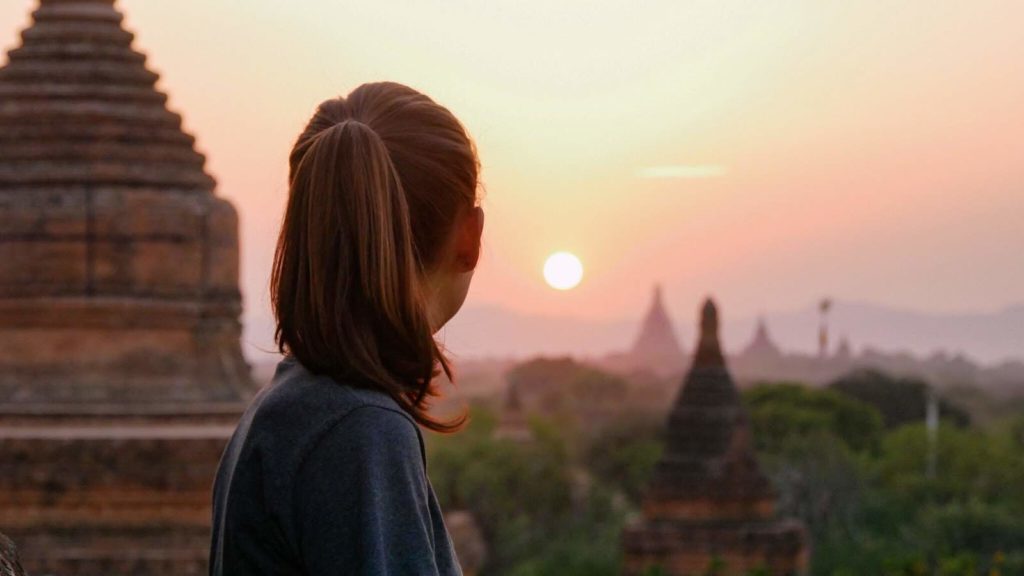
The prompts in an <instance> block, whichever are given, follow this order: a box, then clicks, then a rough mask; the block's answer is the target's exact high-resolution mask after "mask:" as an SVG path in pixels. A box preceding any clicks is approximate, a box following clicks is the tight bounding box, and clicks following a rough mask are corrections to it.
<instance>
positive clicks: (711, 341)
mask: <svg viewBox="0 0 1024 576" xmlns="http://www.w3.org/2000/svg"><path fill="white" fill-rule="evenodd" d="M693 366H694V368H707V367H710V366H725V358H724V357H723V356H722V346H721V344H720V343H719V342H718V308H716V307H715V302H714V301H713V300H712V299H711V298H708V299H707V300H705V301H704V307H703V308H702V309H701V313H700V340H699V341H698V342H697V354H696V356H695V357H694V359H693Z"/></svg>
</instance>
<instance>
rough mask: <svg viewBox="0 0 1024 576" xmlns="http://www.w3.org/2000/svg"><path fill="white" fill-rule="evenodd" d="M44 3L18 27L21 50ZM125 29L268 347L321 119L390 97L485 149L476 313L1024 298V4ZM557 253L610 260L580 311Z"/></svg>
mask: <svg viewBox="0 0 1024 576" xmlns="http://www.w3.org/2000/svg"><path fill="white" fill-rule="evenodd" d="M33 5H34V2H33V0H14V1H10V2H5V3H3V5H2V6H0V45H2V46H3V48H4V49H5V50H6V49H8V48H11V47H13V46H15V45H16V44H17V43H18V39H17V33H18V32H19V31H20V30H21V29H22V28H23V27H24V26H25V25H26V24H27V22H28V14H29V12H30V11H31V10H32V8H33ZM119 6H120V8H121V9H122V10H123V11H124V12H125V13H126V14H127V22H126V25H127V26H128V27H129V29H131V30H132V31H133V32H136V34H137V39H136V47H137V48H139V49H141V50H142V51H144V52H145V53H146V54H148V55H149V57H150V66H151V67H152V68H153V69H155V70H156V71H158V72H160V73H161V74H162V80H161V84H160V87H161V89H163V90H165V91H167V92H168V93H169V94H170V97H171V98H170V105H171V107H172V108H173V109H174V110H175V111H178V112H181V113H182V114H183V115H184V117H185V126H186V129H188V130H189V131H190V132H192V133H194V134H195V135H196V136H197V138H198V145H199V148H200V150H201V151H202V152H204V153H205V154H207V156H208V159H209V163H208V170H209V171H210V172H211V173H212V174H213V175H214V176H215V177H217V179H218V181H219V187H218V191H219V193H220V194H221V195H223V196H225V197H228V198H230V199H231V200H232V201H233V202H234V203H235V204H236V206H237V207H238V209H239V212H240V214H241V218H242V248H243V289H244V291H245V295H246V305H247V320H248V321H249V322H250V324H252V325H256V326H261V325H265V324H266V321H267V319H268V318H269V307H268V297H267V294H266V285H267V279H268V276H269V268H270V259H271V255H272V252H273V246H274V241H275V234H276V230H277V227H278V225H279V221H280V214H281V210H282V207H283V205H284V201H285V194H286V182H285V178H286V168H287V167H286V158H287V154H288V151H289V149H290V147H291V145H292V142H293V141H294V138H295V137H296V135H297V134H298V132H299V130H300V129H301V127H302V125H303V124H304V122H305V121H306V120H307V118H308V116H309V115H310V114H311V113H312V111H313V110H314V108H315V106H316V104H317V103H318V102H319V101H321V100H323V99H325V98H328V97H332V96H335V95H339V94H344V93H347V92H348V91H349V90H351V89H352V88H353V87H355V86H357V85H358V84H360V83H363V82H367V81H374V80H382V79H388V80H395V81H399V82H403V83H406V84H409V85H410V86H413V87H415V88H417V89H420V90H422V91H424V92H425V93H427V94H429V95H430V96H432V97H433V98H435V99H436V100H437V101H439V102H441V103H442V104H444V105H446V106H448V107H449V108H450V109H451V110H452V111H453V112H454V113H455V114H456V115H457V116H458V117H459V118H460V119H462V120H463V122H464V123H465V124H466V126H467V127H468V128H469V130H470V132H471V133H472V134H473V136H474V138H475V139H476V141H477V144H478V147H479V150H480V154H481V160H482V163H483V167H484V169H483V180H484V183H485V189H486V192H485V196H484V201H483V203H484V208H485V210H486V211H487V229H486V233H485V251H484V257H483V259H482V261H481V268H480V270H479V272H478V274H477V275H476V279H475V283H474V287H473V290H472V292H471V295H470V299H469V304H468V305H469V306H474V305H477V306H482V305H494V306H501V307H505V308H510V309H514V310H518V311H524V312H529V313H532V314H564V315H574V316H581V317H589V318H612V317H616V318H617V317H622V316H626V315H630V316H635V315H637V314H638V313H639V312H640V311H641V310H642V308H643V306H644V305H645V303H646V301H647V297H648V292H649V290H650V287H651V285H652V284H653V283H654V282H655V281H656V280H661V281H662V282H663V283H664V285H665V294H666V299H667V300H668V302H669V304H670V306H671V307H674V308H676V309H678V310H685V309H686V308H684V303H687V302H696V301H697V300H698V298H699V297H701V296H702V295H704V294H707V293H709V292H714V293H715V294H717V295H718V296H719V299H720V300H722V301H725V302H728V304H729V306H730V308H729V309H730V310H731V311H733V312H734V313H736V314H743V313H752V312H754V311H758V310H766V309H767V310H772V309H786V308H793V307H796V306H802V305H804V304H807V303H809V302H814V301H816V300H817V299H818V298H819V297H820V296H822V295H825V294H827V295H832V296H835V297H838V298H847V299H855V300H867V301H876V302H884V303H889V304H893V305H899V306H907V307H913V308H921V309H929V310H939V311H952V310H964V309H992V308H997V307H999V306H1002V305H1005V304H1009V303H1012V302H1020V301H1022V300H1024V263H1022V262H1024V260H1022V259H1021V258H1020V255H1019V252H1020V249H1021V247H1022V240H1021V238H1022V236H1021V231H1022V230H1024V216H1022V214H1024V162H1022V161H1021V159H1022V158H1024V73H1022V72H1024V69H1022V67H1021V62H1024V34H1020V30H1019V24H1020V22H1024V3H1019V2H1002V1H996V0H992V1H985V2H971V3H964V2H954V1H948V2H934V1H927V2H926V1H924V0H912V1H909V2H901V3H898V4H893V3H832V2H820V1H819V0H801V1H796V2H789V3H784V4H782V5H780V4H777V3H761V2H739V1H736V2H711V1H698V2H691V3H685V5H683V4H682V3H679V2H674V1H671V0H663V1H659V2H650V3H642V4H641V5H638V4H636V3H635V2H627V1H624V0H623V1H616V2H598V3H595V2H590V1H586V2H584V1H583V0H570V1H568V2H560V3H550V2H543V1H541V0H527V1H524V2H516V3H491V2H477V1H475V0H453V1H444V2H442V1H440V0H437V1H424V2H400V1H397V0H382V1H379V2H345V1H342V2H335V1H328V0H307V1H303V2H290V3H286V2H278V1H276V0H251V1H247V2H245V3H240V2H232V1H229V0H202V1H199V0H182V1H178V2H147V1H143V0H119ZM554 246H572V247H573V251H574V253H575V254H576V255H577V256H578V257H579V258H580V260H582V261H583V262H586V263H587V281H586V282H584V283H582V284H580V285H579V286H578V287H577V288H576V289H574V290H572V291H571V293H569V294H566V293H558V292H556V291H554V290H551V289H549V288H548V286H547V285H546V284H545V283H544V280H543V278H542V277H540V275H538V274H537V262H540V261H543V260H544V258H545V257H546V256H547V255H548V254H549V253H550V251H551V250H552V247H554ZM261 323H262V324H261ZM263 332H265V330H264V331H263ZM263 332H261V333H260V334H259V335H257V336H255V337H253V340H254V341H255V343H256V344H258V345H260V346H264V347H269V345H268V342H269V340H268V339H267V338H266V334H264V333H263Z"/></svg>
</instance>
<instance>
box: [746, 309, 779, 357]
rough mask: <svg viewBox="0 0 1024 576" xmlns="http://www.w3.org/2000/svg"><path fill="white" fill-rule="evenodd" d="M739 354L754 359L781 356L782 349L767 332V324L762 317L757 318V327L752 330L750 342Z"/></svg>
mask: <svg viewBox="0 0 1024 576" xmlns="http://www.w3.org/2000/svg"><path fill="white" fill-rule="evenodd" d="M740 355H742V356H744V357H748V358H755V359H775V358H780V357H782V350H780V349H779V347H778V345H776V344H775V342H774V341H773V340H772V337H771V335H769V334H768V325H767V323H765V320H764V318H758V319H757V328H756V329H755V330H754V337H753V338H752V339H751V340H750V344H748V345H747V347H746V348H744V349H743V351H742V352H740Z"/></svg>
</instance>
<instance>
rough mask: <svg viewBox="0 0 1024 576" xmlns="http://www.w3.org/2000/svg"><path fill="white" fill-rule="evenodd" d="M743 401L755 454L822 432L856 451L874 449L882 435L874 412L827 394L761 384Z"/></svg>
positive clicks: (799, 387)
mask: <svg viewBox="0 0 1024 576" xmlns="http://www.w3.org/2000/svg"><path fill="white" fill-rule="evenodd" d="M743 401H744V403H745V404H746V406H747V409H748V411H749V412H750V420H751V424H752V425H753V429H754V440H755V444H756V446H757V449H758V450H759V451H761V452H767V453H778V452H780V451H781V450H783V448H784V447H785V446H786V445H787V444H788V443H789V442H790V441H791V440H793V439H796V438H803V437H807V436H810V435H814V434H822V433H827V434H831V435H832V436H834V437H836V438H837V439H839V440H841V441H842V442H843V443H845V444H846V445H847V447H849V448H850V449H851V450H853V451H855V452H861V451H865V450H873V449H875V448H877V447H878V442H879V440H880V439H881V436H882V418H881V415H880V414H879V412H878V410H876V409H875V408H873V407H872V406H869V405H868V404H865V403H863V402H860V401H859V400H856V399H853V398H850V397H848V396H844V395H843V394H840V393H839V392H836V391H833V390H821V389H816V388H810V387H807V386H803V385H801V384H796V383H792V382H781V383H775V384H761V385H758V386H754V387H753V388H750V389H747V390H745V391H744V392H743Z"/></svg>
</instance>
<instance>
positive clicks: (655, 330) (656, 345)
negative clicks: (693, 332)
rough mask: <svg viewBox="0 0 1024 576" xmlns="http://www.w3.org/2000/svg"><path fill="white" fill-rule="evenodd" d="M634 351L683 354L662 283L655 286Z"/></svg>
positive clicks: (659, 354) (654, 354)
mask: <svg viewBox="0 0 1024 576" xmlns="http://www.w3.org/2000/svg"><path fill="white" fill-rule="evenodd" d="M633 353H634V354H642V355H645V356H652V357H654V356H681V355H682V347H681V346H680V345H679V339H678V338H677V337H676V331H675V329H674V328H673V327H672V320H670V319H669V317H668V312H667V311H666V310H665V301H664V298H663V296H662V291H661V285H660V284H657V285H655V286H654V295H653V297H652V298H651V306H650V308H648V309H647V315H646V316H645V317H644V321H643V324H642V325H641V327H640V333H639V334H638V335H637V338H636V340H635V342H634V344H633Z"/></svg>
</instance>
